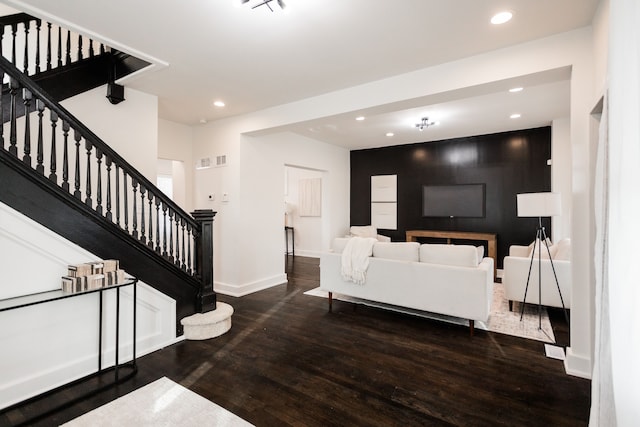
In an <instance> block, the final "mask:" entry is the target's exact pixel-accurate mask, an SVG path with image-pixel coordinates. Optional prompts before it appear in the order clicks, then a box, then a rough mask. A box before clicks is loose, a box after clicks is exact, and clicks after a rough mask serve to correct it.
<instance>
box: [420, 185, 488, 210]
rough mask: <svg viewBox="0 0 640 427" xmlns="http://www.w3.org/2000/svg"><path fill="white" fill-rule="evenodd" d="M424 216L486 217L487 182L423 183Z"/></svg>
mask: <svg viewBox="0 0 640 427" xmlns="http://www.w3.org/2000/svg"><path fill="white" fill-rule="evenodd" d="M422 216H423V217H463V218H484V216H485V184H454V185H423V186H422Z"/></svg>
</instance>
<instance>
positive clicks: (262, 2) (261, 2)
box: [240, 0, 287, 12]
mask: <svg viewBox="0 0 640 427" xmlns="http://www.w3.org/2000/svg"><path fill="white" fill-rule="evenodd" d="M250 1H251V0H240V3H241V4H247V3H249V2H250ZM272 1H274V0H259V1H258V3H257V4H254V5H253V6H251V9H255V8H256V7H260V6H267V7H268V8H269V10H270V11H271V12H273V8H272V7H271V4H270V3H271V2H272ZM276 2H277V3H278V6H280V9H282V10H285V9H286V7H287V5H286V4H284V1H283V0H276Z"/></svg>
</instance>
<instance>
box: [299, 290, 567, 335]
mask: <svg viewBox="0 0 640 427" xmlns="http://www.w3.org/2000/svg"><path fill="white" fill-rule="evenodd" d="M304 294H305V295H311V296H317V297H323V298H327V293H326V292H325V291H322V290H320V288H315V289H311V290H309V291H307V292H305V293H304ZM333 299H337V300H340V301H345V302H350V303H353V304H362V305H367V306H370V307H376V308H382V309H385V310H392V311H397V312H400V313H404V314H411V315H413V316H420V317H424V318H428V319H435V320H440V321H444V322H449V323H455V324H457V325H468V324H469V322H468V321H467V320H466V319H460V318H458V317H451V316H445V315H441V314H436V313H429V312H426V311H420V310H414V309H410V308H406V307H399V306H395V305H389V304H383V303H379V302H375V301H369V300H365V299H360V298H354V297H350V296H347V295H342V294H336V293H334V294H333ZM520 307H521V306H520V304H519V303H517V302H514V303H513V311H509V302H508V301H507V300H506V299H505V297H504V286H503V285H502V283H494V285H493V302H492V303H491V314H490V315H489V320H488V321H487V322H478V321H476V322H475V328H476V329H483V330H486V331H491V332H497V333H500V334H506V335H513V336H517V337H522V338H528V339H532V340H537V341H543V342H547V343H555V342H556V339H555V336H554V334H553V329H552V328H551V322H550V321H549V315H548V314H547V310H546V309H545V308H544V307H542V311H541V314H542V329H539V328H538V325H539V318H538V306H537V305H530V304H526V305H525V309H524V316H523V318H522V321H520Z"/></svg>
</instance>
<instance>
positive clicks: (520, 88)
mask: <svg viewBox="0 0 640 427" xmlns="http://www.w3.org/2000/svg"><path fill="white" fill-rule="evenodd" d="M523 89H524V88H522V87H512V88H511V89H509V92H511V93H516V92H522V90H523Z"/></svg>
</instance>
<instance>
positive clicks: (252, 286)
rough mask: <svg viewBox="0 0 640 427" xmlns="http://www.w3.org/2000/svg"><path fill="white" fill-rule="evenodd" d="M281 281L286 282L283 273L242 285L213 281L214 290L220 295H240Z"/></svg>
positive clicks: (281, 282)
mask: <svg viewBox="0 0 640 427" xmlns="http://www.w3.org/2000/svg"><path fill="white" fill-rule="evenodd" d="M283 283H287V275H286V274H284V273H282V274H278V275H276V276H273V277H268V278H266V279H262V280H258V281H255V282H251V283H247V284H244V285H231V284H228V283H222V282H215V284H214V290H215V291H216V292H217V293H219V294H222V295H228V296H232V297H242V296H245V295H249V294H252V293H254V292H258V291H262V290H264V289H268V288H272V287H274V286H278V285H282V284H283Z"/></svg>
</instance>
